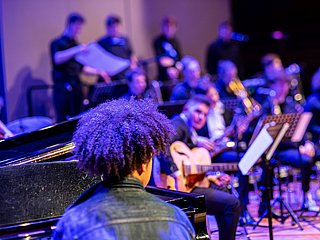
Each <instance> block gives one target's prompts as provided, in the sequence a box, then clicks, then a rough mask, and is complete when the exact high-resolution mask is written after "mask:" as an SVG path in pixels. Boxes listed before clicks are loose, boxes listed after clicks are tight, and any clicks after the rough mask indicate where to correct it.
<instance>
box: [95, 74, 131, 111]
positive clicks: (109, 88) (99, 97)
mask: <svg viewBox="0 0 320 240" xmlns="http://www.w3.org/2000/svg"><path fill="white" fill-rule="evenodd" d="M127 91H128V84H127V81H126V80H116V81H112V82H111V83H97V84H96V85H95V86H94V89H93V94H92V96H91V98H90V105H91V107H95V106H97V105H98V104H100V103H103V102H105V101H106V100H111V99H116V98H119V97H121V96H122V95H123V94H125V93H126V92H127Z"/></svg>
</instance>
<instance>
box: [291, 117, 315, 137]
mask: <svg viewBox="0 0 320 240" xmlns="http://www.w3.org/2000/svg"><path fill="white" fill-rule="evenodd" d="M311 118H312V113H311V112H304V113H302V114H301V116H300V119H299V122H298V125H297V126H296V129H295V131H294V133H293V135H292V137H291V141H292V142H300V141H301V140H302V138H303V136H304V134H305V132H306V129H307V127H308V125H309V123H310V120H311Z"/></svg>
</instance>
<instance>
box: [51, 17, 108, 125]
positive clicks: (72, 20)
mask: <svg viewBox="0 0 320 240" xmlns="http://www.w3.org/2000/svg"><path fill="white" fill-rule="evenodd" d="M84 22H85V19H84V18H83V17H82V16H81V15H80V14H79V13H71V14H70V15H69V16H68V19H67V23H66V27H65V30H64V32H63V34H62V35H61V36H60V37H58V38H56V39H54V40H53V41H52V42H51V44H50V52H51V62H52V68H53V70H52V79H53V83H54V86H53V102H54V107H55V111H56V121H57V122H61V121H65V120H67V119H68V118H69V117H72V116H75V115H77V114H79V113H80V112H81V106H82V100H83V99H82V90H81V82H80V73H81V72H82V71H84V72H86V73H88V74H99V75H101V76H102V77H105V73H104V72H101V71H97V70H95V69H93V68H91V67H88V66H83V65H82V64H80V63H78V62H77V61H76V60H75V56H76V55H77V54H78V53H81V52H84V51H86V49H87V45H86V44H79V43H78V41H77V39H76V38H77V36H78V35H79V34H80V32H81V30H82V27H83V24H84Z"/></svg>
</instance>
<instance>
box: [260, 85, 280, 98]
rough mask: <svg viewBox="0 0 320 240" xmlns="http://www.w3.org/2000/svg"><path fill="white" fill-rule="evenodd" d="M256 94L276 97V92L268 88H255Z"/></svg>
mask: <svg viewBox="0 0 320 240" xmlns="http://www.w3.org/2000/svg"><path fill="white" fill-rule="evenodd" d="M257 94H260V95H267V96H270V97H274V96H275V95H276V92H275V91H274V90H273V89H270V88H263V87H260V88H257Z"/></svg>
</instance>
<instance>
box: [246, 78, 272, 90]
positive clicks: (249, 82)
mask: <svg viewBox="0 0 320 240" xmlns="http://www.w3.org/2000/svg"><path fill="white" fill-rule="evenodd" d="M265 83H266V80H265V79H264V78H251V79H246V80H243V81H242V84H243V86H245V87H246V88H250V87H259V86H263V85H265Z"/></svg>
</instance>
